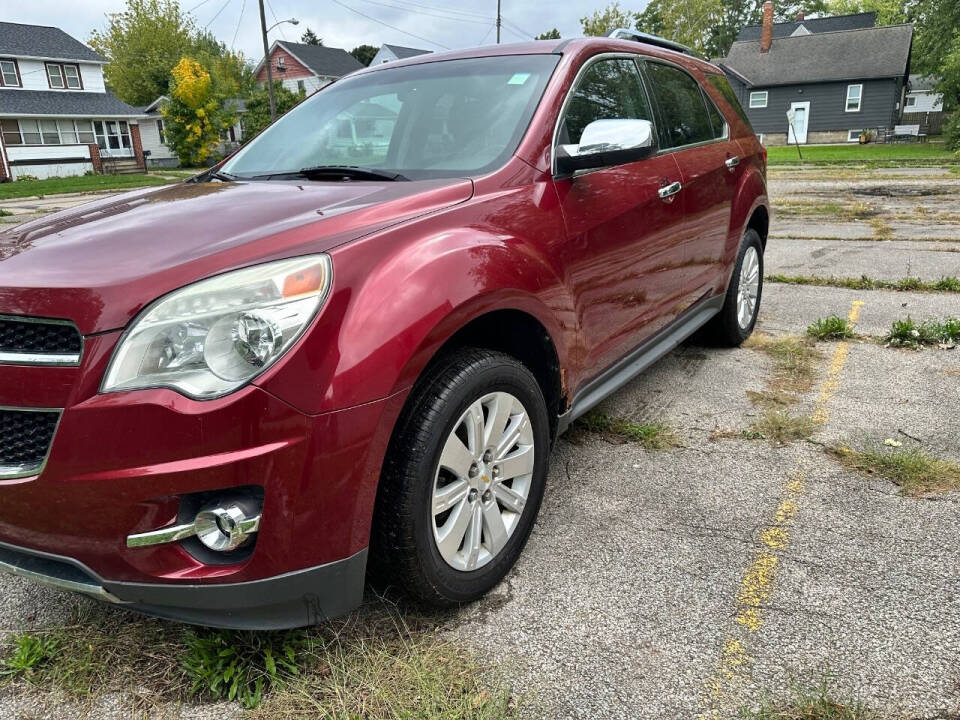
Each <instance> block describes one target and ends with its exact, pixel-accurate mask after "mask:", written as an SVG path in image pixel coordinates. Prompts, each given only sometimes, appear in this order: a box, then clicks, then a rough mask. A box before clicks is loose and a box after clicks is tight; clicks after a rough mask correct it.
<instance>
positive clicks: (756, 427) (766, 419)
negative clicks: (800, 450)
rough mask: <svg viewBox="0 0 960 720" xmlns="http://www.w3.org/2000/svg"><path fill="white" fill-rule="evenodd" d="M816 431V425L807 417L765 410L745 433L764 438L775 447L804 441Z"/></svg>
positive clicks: (785, 411)
mask: <svg viewBox="0 0 960 720" xmlns="http://www.w3.org/2000/svg"><path fill="white" fill-rule="evenodd" d="M816 431H817V424H816V423H815V422H814V420H813V418H812V417H810V416H809V415H795V414H793V413H791V412H790V411H789V410H786V409H782V410H776V409H772V408H771V409H767V410H766V411H765V412H764V413H763V415H762V416H761V417H760V419H758V420H757V421H756V422H755V423H753V425H751V426H750V427H749V428H747V432H749V433H752V435H753V436H754V437H757V438H761V437H762V438H765V439H767V440H769V441H770V442H772V443H774V444H776V445H786V444H788V443H791V442H793V441H794V440H805V439H806V438H808V437H810V436H811V435H813V433H815V432H816Z"/></svg>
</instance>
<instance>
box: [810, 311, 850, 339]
mask: <svg viewBox="0 0 960 720" xmlns="http://www.w3.org/2000/svg"><path fill="white" fill-rule="evenodd" d="M807 335H809V336H810V337H812V338H816V339H817V340H844V339H846V338H852V337H856V333H855V332H853V325H851V324H850V321H849V320H847V319H846V318H842V317H840V316H839V315H829V316H827V317H825V318H820V319H818V320H816V321H815V322H814V323H812V324H811V325H810V326H809V327H808V328H807Z"/></svg>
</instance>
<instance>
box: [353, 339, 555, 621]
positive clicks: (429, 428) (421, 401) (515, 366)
mask: <svg viewBox="0 0 960 720" xmlns="http://www.w3.org/2000/svg"><path fill="white" fill-rule="evenodd" d="M498 391H503V392H509V393H510V394H512V395H513V396H514V397H515V398H517V399H518V400H519V401H520V402H521V403H522V404H523V406H524V408H525V409H526V411H527V416H528V418H529V419H530V421H531V425H532V429H533V437H534V469H533V473H532V478H531V483H530V488H529V493H528V496H527V502H526V504H525V505H524V507H523V511H522V512H521V513H520V517H519V519H518V520H517V524H516V526H515V528H514V530H513V533H512V534H511V535H510V538H509V540H508V541H507V543H506V545H504V546H503V548H502V549H501V550H500V552H499V553H498V554H496V555H494V557H493V558H492V559H491V560H490V561H489V562H488V563H487V564H486V565H483V566H482V567H480V568H478V569H476V570H472V571H461V570H457V569H455V568H454V567H452V566H451V565H448V564H447V562H446V561H445V560H444V558H443V557H442V556H441V554H440V551H439V550H438V548H437V545H436V542H435V541H434V537H433V521H432V515H431V513H430V509H431V507H432V505H431V500H432V493H433V485H434V477H435V473H436V468H437V465H438V463H439V459H440V453H441V450H442V449H443V444H444V443H445V442H446V439H447V437H448V436H449V435H450V433H451V432H452V431H453V430H454V426H455V424H456V423H457V422H458V420H459V419H460V417H461V416H462V415H463V413H464V412H465V411H466V409H467V408H468V407H469V406H470V405H471V404H472V403H473V402H475V401H476V400H478V399H479V398H481V397H483V396H484V395H486V394H488V393H491V392H498ZM549 427H550V425H549V420H548V416H547V406H546V402H545V401H544V398H543V393H542V392H541V390H540V386H539V384H538V383H537V381H536V378H534V376H533V374H532V373H531V372H530V371H529V370H528V369H527V368H526V367H525V366H524V365H522V364H521V363H520V362H519V361H517V360H516V359H514V358H513V357H510V356H509V355H505V354H503V353H499V352H493V351H489V350H480V349H475V348H464V349H460V350H456V351H454V352H452V353H450V354H449V355H447V356H446V357H444V358H443V359H442V360H441V361H440V362H437V363H436V364H435V365H434V366H433V367H432V368H429V369H428V370H427V371H426V373H425V374H424V377H423V378H421V380H419V381H418V382H417V384H416V386H415V387H414V389H413V392H412V393H411V396H410V399H409V400H408V401H407V406H406V407H405V409H404V412H403V413H402V415H401V418H400V420H399V421H398V423H397V427H396V429H395V431H394V434H393V437H392V438H391V441H390V446H389V448H388V450H387V456H386V459H385V461H384V465H383V471H382V473H381V477H380V487H379V489H378V492H377V502H376V509H375V511H374V520H373V528H372V532H371V543H370V544H371V573H372V576H373V579H374V580H375V581H376V582H377V583H378V584H380V585H397V586H400V587H401V588H402V589H404V590H405V591H406V592H407V593H409V594H410V595H412V596H413V597H415V598H417V599H419V600H421V601H424V602H426V603H428V604H431V605H434V606H438V607H450V606H454V605H457V604H459V603H465V602H471V601H473V600H476V599H478V598H480V597H481V596H482V595H484V594H485V593H486V592H487V591H489V590H490V589H491V588H493V587H494V586H495V585H496V584H497V583H499V582H500V581H501V580H502V579H503V577H504V576H505V575H506V574H507V573H508V572H509V571H510V569H511V568H512V567H513V565H514V563H515V562H516V560H517V558H518V557H519V555H520V552H521V551H522V550H523V547H524V545H525V544H526V541H527V538H528V537H529V535H530V530H531V529H532V527H533V523H534V521H535V520H536V517H537V512H538V511H539V509H540V502H541V500H542V498H543V490H544V485H545V483H546V475H547V464H548V460H549V452H550V430H549Z"/></svg>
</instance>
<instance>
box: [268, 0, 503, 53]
mask: <svg viewBox="0 0 960 720" xmlns="http://www.w3.org/2000/svg"><path fill="white" fill-rule="evenodd" d="M261 3H262V0H261ZM499 44H500V0H497V45H499Z"/></svg>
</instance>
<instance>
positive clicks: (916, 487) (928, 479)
mask: <svg viewBox="0 0 960 720" xmlns="http://www.w3.org/2000/svg"><path fill="white" fill-rule="evenodd" d="M827 452H828V453H829V454H830V455H831V456H832V457H834V458H835V459H837V460H839V461H840V463H841V464H842V465H843V466H844V467H847V468H849V469H850V470H856V471H857V472H859V473H862V474H864V475H869V476H875V475H879V476H880V477H884V478H886V479H887V480H889V481H890V482H892V483H894V484H895V485H898V486H899V487H900V490H901V492H902V493H903V494H904V495H910V496H913V497H919V496H922V495H927V494H929V493H934V492H946V491H950V490H958V489H960V465H958V464H957V463H955V462H954V461H952V460H943V459H941V458H936V457H931V456H930V455H927V454H926V453H925V452H924V451H923V450H921V449H919V448H888V447H884V446H878V447H865V448H863V449H860V450H855V449H853V448H849V447H847V446H845V445H834V446H831V447H829V448H827Z"/></svg>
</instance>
